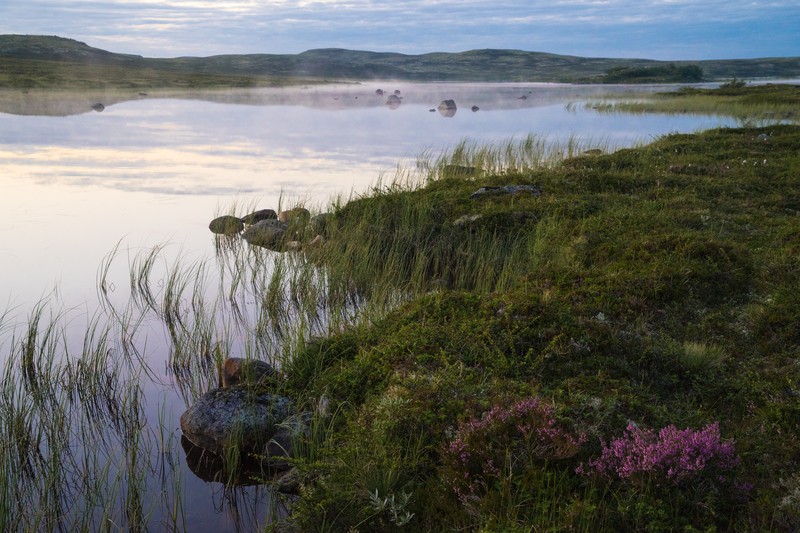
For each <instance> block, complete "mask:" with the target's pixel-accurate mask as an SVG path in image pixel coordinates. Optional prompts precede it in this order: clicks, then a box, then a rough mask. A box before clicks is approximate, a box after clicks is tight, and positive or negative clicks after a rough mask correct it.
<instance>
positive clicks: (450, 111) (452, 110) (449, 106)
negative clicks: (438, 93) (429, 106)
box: [438, 100, 458, 118]
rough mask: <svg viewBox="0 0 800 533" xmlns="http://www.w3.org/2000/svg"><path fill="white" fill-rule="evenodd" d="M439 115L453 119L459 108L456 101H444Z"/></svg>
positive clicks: (440, 105)
mask: <svg viewBox="0 0 800 533" xmlns="http://www.w3.org/2000/svg"><path fill="white" fill-rule="evenodd" d="M438 109H439V114H440V115H442V116H443V117H448V118H450V117H453V116H455V114H456V111H458V107H457V106H456V103H455V101H454V100H442V103H441V104H439V108H438Z"/></svg>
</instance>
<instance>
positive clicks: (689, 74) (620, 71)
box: [602, 63, 703, 83]
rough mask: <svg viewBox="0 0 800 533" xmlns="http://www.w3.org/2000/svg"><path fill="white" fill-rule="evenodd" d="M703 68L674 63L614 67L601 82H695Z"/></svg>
mask: <svg viewBox="0 0 800 533" xmlns="http://www.w3.org/2000/svg"><path fill="white" fill-rule="evenodd" d="M700 81H703V69H702V68H700V67H699V66H697V65H685V66H681V67H678V66H676V65H675V64H674V63H670V64H669V65H664V66H653V67H640V68H637V67H615V68H612V69H609V70H608V72H606V74H605V76H603V77H602V82H603V83H697V82H700Z"/></svg>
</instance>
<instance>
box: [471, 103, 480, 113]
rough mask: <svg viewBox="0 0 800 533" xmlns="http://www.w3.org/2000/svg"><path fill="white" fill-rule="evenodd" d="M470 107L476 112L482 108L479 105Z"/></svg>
mask: <svg viewBox="0 0 800 533" xmlns="http://www.w3.org/2000/svg"><path fill="white" fill-rule="evenodd" d="M470 109H472V112H473V113H475V112H477V111H480V110H481V108H480V107H478V106H476V105H474V106H472V107H471V108H470Z"/></svg>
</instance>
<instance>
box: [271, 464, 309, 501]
mask: <svg viewBox="0 0 800 533" xmlns="http://www.w3.org/2000/svg"><path fill="white" fill-rule="evenodd" d="M302 484H303V475H302V474H301V473H300V471H299V470H298V469H297V468H290V469H289V470H287V471H286V472H285V473H284V474H282V475H281V476H280V477H278V479H276V480H275V488H276V489H277V490H278V492H280V493H281V494H295V495H298V494H300V486H301V485H302Z"/></svg>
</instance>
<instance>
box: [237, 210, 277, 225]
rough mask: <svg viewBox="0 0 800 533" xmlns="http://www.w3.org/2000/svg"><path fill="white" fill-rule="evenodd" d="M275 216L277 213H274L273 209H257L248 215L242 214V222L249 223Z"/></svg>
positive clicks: (272, 218)
mask: <svg viewBox="0 0 800 533" xmlns="http://www.w3.org/2000/svg"><path fill="white" fill-rule="evenodd" d="M277 218H278V213H276V212H275V210H274V209H259V210H258V211H253V212H252V213H250V214H249V215H245V216H243V217H242V222H243V223H245V224H247V225H250V224H255V223H256V222H261V221H262V220H275V219H277Z"/></svg>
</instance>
